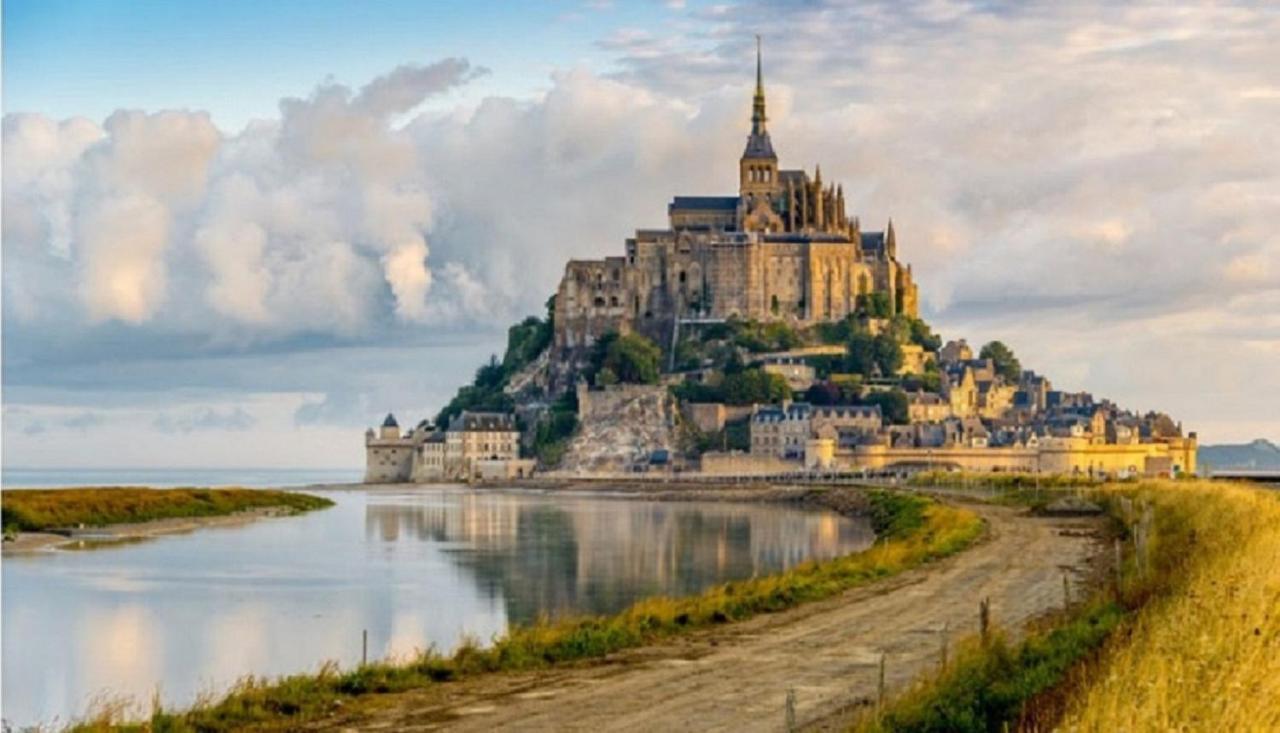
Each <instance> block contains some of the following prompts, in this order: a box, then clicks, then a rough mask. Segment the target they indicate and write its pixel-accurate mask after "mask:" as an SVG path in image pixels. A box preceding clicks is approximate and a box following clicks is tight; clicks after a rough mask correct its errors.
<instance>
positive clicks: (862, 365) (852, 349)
mask: <svg viewBox="0 0 1280 733" xmlns="http://www.w3.org/2000/svg"><path fill="white" fill-rule="evenodd" d="M875 364H876V352H875V337H874V336H872V335H871V334H869V333H867V332H866V331H854V332H853V334H851V335H850V336H849V345H848V347H847V349H846V353H845V359H844V370H845V371H846V372H849V373H850V374H862V375H864V376H865V375H869V374H871V373H872V372H873V371H875Z"/></svg>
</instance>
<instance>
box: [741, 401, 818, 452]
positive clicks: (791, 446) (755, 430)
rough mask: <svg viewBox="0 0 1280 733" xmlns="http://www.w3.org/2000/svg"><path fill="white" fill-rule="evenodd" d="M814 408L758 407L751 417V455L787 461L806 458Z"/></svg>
mask: <svg viewBox="0 0 1280 733" xmlns="http://www.w3.org/2000/svg"><path fill="white" fill-rule="evenodd" d="M812 416H813V407H812V406H811V405H809V404H808V403H805V402H784V403H783V404H782V405H781V406H779V405H758V406H757V409H756V411H755V412H754V413H753V414H752V415H751V425H750V429H751V453H752V454H753V455H765V456H774V457H776V458H785V459H802V458H804V449H805V443H807V442H808V440H809V438H810V419H811V418H812Z"/></svg>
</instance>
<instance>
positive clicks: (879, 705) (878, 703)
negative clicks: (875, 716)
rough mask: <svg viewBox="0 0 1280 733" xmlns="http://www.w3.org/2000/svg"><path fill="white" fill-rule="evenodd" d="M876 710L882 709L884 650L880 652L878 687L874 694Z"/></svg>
mask: <svg viewBox="0 0 1280 733" xmlns="http://www.w3.org/2000/svg"><path fill="white" fill-rule="evenodd" d="M876 710H877V711H879V710H884V652H880V687H879V694H878V695H877V696H876Z"/></svg>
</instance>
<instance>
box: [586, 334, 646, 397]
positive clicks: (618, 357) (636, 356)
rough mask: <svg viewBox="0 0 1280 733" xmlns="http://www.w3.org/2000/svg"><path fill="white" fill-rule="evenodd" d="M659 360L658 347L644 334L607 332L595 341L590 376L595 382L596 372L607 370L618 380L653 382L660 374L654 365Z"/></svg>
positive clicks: (597, 378) (597, 375)
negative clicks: (620, 334)
mask: <svg viewBox="0 0 1280 733" xmlns="http://www.w3.org/2000/svg"><path fill="white" fill-rule="evenodd" d="M661 359H662V350H661V349H659V348H658V347H657V345H656V344H654V343H653V342H652V341H650V340H649V339H647V338H645V337H644V336H641V335H640V334H637V333H628V334H626V335H624V336H619V335H618V334H617V333H614V332H610V333H607V334H605V335H604V336H601V337H600V340H599V341H597V342H596V347H595V352H594V354H593V356H592V366H593V367H594V368H593V369H592V377H593V378H594V379H595V380H596V383H597V384H599V383H600V382H599V373H600V372H602V371H604V370H606V369H607V370H608V371H609V372H611V373H612V375H613V376H614V377H616V378H617V381H619V382H625V383H628V384H657V383H658V378H659V377H660V376H661V374H662V370H661V369H660V368H659V366H658V364H659V362H660V361H661ZM607 378H608V377H606V379H607Z"/></svg>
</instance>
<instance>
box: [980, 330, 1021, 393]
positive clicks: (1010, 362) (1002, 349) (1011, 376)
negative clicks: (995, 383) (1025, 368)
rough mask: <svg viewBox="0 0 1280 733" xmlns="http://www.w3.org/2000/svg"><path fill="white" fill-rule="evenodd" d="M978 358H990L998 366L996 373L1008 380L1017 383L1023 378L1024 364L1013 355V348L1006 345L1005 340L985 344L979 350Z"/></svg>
mask: <svg viewBox="0 0 1280 733" xmlns="http://www.w3.org/2000/svg"><path fill="white" fill-rule="evenodd" d="M978 358H980V359H990V360H991V361H992V362H993V363H994V364H995V366H996V373H997V374H999V375H1000V376H1002V377H1004V378H1005V380H1006V381H1008V382H1012V383H1014V384H1017V383H1018V380H1020V379H1021V378H1022V364H1020V363H1018V357H1016V356H1014V355H1013V349H1010V348H1009V347H1008V346H1005V345H1004V343H1003V342H1000V341H992V342H990V343H988V344H987V345H986V346H983V347H982V351H980V352H978Z"/></svg>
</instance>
